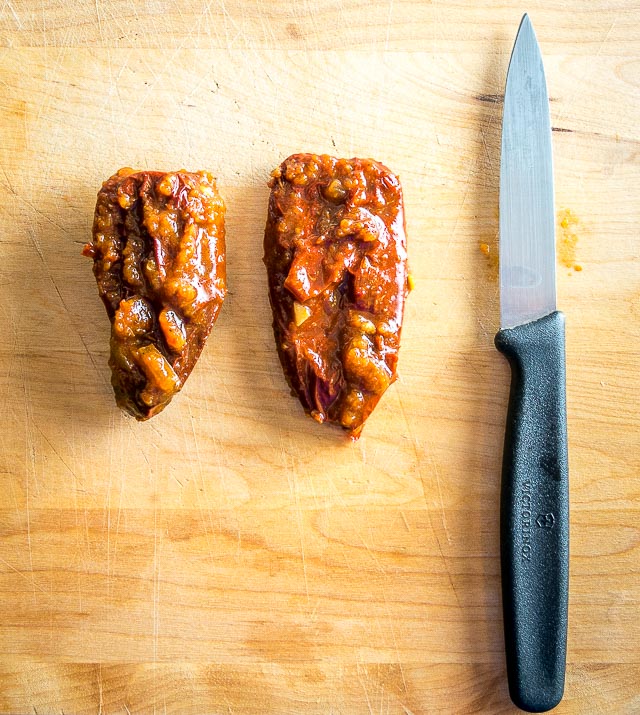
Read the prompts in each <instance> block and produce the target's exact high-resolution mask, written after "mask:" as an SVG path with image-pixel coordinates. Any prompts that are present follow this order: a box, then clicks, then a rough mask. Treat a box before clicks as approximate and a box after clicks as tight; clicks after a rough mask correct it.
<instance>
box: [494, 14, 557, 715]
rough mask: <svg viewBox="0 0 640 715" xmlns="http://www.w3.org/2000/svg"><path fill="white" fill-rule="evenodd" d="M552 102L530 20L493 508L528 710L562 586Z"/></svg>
mask: <svg viewBox="0 0 640 715" xmlns="http://www.w3.org/2000/svg"><path fill="white" fill-rule="evenodd" d="M555 261H556V255H555V212H554V199H553V163H552V155H551V124H550V120H549V98H548V95H547V86H546V81H545V76H544V67H543V65H542V57H541V55H540V48H539V47H538V43H537V41H536V36H535V33H534V31H533V27H532V25H531V21H530V20H529V17H528V15H525V16H524V17H523V18H522V22H521V23H520V28H519V30H518V35H517V37H516V41H515V45H514V47H513V52H512V54H511V61H510V63H509V71H508V73H507V84H506V89H505V96H504V113H503V118H502V153H501V158H500V331H499V332H498V333H497V335H496V338H495V343H496V347H497V348H498V350H499V351H500V352H502V353H504V355H505V356H506V357H507V359H508V360H509V363H510V365H511V391H510V395H509V411H508V414H507V427H506V434H505V441H504V457H503V466H502V489H501V504H500V522H501V523H500V540H501V547H500V550H501V566H502V602H503V612H504V634H505V648H506V656H507V675H508V678H509V692H510V695H511V699H512V700H513V702H514V703H515V704H516V705H517V706H518V707H520V708H522V709H523V710H527V711H529V712H545V711H546V710H550V709H551V708H553V707H555V706H556V705H557V704H558V703H559V702H560V700H561V699H562V694H563V691H564V674H565V660H566V644H567V599H568V585H569V485H568V463H567V420H566V400H565V351H564V315H563V314H562V313H561V312H559V311H557V310H556V276H555Z"/></svg>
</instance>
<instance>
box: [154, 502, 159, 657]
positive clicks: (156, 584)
mask: <svg viewBox="0 0 640 715" xmlns="http://www.w3.org/2000/svg"><path fill="white" fill-rule="evenodd" d="M159 632H160V567H159V565H158V506H157V504H155V503H154V506H153V662H154V663H157V662H158V636H159Z"/></svg>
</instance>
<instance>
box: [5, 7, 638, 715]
mask: <svg viewBox="0 0 640 715" xmlns="http://www.w3.org/2000/svg"><path fill="white" fill-rule="evenodd" d="M585 10H588V12H586V11H585ZM530 12H531V15H532V18H533V21H534V24H535V26H536V29H537V32H538V36H539V39H540V42H541V45H542V47H543V52H544V55H545V66H546V69H547V76H548V83H549V90H550V95H551V97H552V102H551V108H552V123H553V126H554V127H555V128H556V130H557V131H555V132H554V152H555V172H556V194H557V207H558V210H559V211H563V210H565V209H570V210H571V212H572V214H574V215H575V216H576V217H577V218H578V223H577V224H576V227H575V231H576V235H577V236H578V239H577V244H576V248H575V254H576V261H577V262H579V264H580V265H581V266H582V268H583V270H582V271H581V272H576V271H575V270H573V269H571V268H569V267H567V266H564V265H562V264H559V265H558V294H559V305H560V307H561V308H562V309H563V310H564V311H565V313H566V315H567V361H568V366H567V367H568V385H567V388H568V401H569V433H570V470H571V499H572V502H571V507H572V533H571V557H572V560H571V599H570V634H569V654H568V660H569V667H568V673H567V690H566V697H565V700H564V701H563V703H562V704H561V706H560V707H559V708H558V710H557V712H558V713H561V714H563V715H564V714H565V713H585V712H589V713H603V714H604V713H606V714H607V715H608V714H609V713H629V714H632V713H636V712H639V711H640V699H639V697H638V685H637V683H638V682H640V624H639V623H638V619H637V613H638V610H639V607H640V579H639V574H640V527H639V526H638V524H640V456H639V455H640V449H639V447H640V440H639V438H638V435H639V434H640V419H639V412H638V407H637V403H638V394H639V388H640V370H639V368H640V361H639V358H638V344H639V340H640V253H639V251H638V239H637V235H638V228H637V227H638V225H639V224H640V154H639V152H638V147H639V145H640V144H639V142H640V135H639V132H638V122H637V118H638V116H639V113H640V91H639V89H640V79H639V77H640V74H639V73H638V69H639V68H640V31H639V28H640V12H639V11H638V9H637V7H636V4H635V3H633V2H630V1H627V2H619V3H616V4H615V5H611V3H608V2H593V3H579V2H573V3H559V2H558V3H554V2H551V3H548V2H547V3H544V4H542V3H540V4H538V5H537V6H535V7H532V8H530ZM519 15H520V8H519V7H518V6H516V4H513V3H504V2H500V3H499V2H487V3H485V4H484V5H482V6H480V5H477V4H476V3H472V2H468V1H463V0H460V2H456V3H424V2H417V0H394V1H393V2H389V3H387V2H373V3H364V2H349V3H341V2H337V1H336V2H332V1H330V2H323V3H320V2H316V0H307V1H306V2H305V3H293V2H278V3H275V2H266V1H265V0H262V1H261V2H257V3H254V2H243V1H242V0H233V1H232V0H227V1H226V2H224V3H223V2H220V3H200V2H191V3H180V2H178V3H164V2H160V1H158V2H154V3H137V2H130V1H129V0H127V1H126V2H125V0H110V2H106V1H103V0H99V1H98V2H96V3H93V2H89V3H82V2H80V3H76V4H74V5H69V4H68V3H66V2H63V0H43V1H42V2H40V3H31V2H26V1H18V0H12V2H7V3H5V4H4V7H3V8H2V11H1V13H0V44H1V46H2V51H1V52H0V78H1V79H2V82H1V83H0V168H1V169H2V173H0V182H1V183H2V186H3V190H4V201H2V202H0V247H1V249H0V250H1V257H2V260H1V261H0V310H1V311H2V325H3V326H4V340H3V341H2V344H0V415H1V417H0V477H1V478H0V593H1V598H0V638H1V639H2V644H3V648H2V657H0V712H3V713H13V714H15V713H34V712H36V713H39V714H40V715H42V714H43V713H60V712H64V713H65V714H66V715H70V714H71V713H78V714H81V713H101V714H104V715H106V714H107V713H122V714H123V715H126V714H127V713H140V714H143V713H152V712H159V713H162V712H166V713H187V714H188V713H194V714H195V713H205V712H206V713H231V714H232V715H233V714H237V715H241V714H244V713H246V714H251V713H261V714H262V713H264V714H266V713H273V714H278V715H280V714H284V713H296V714H301V715H307V714H311V713H318V714H320V713H323V714H326V713H335V714H338V713H343V714H344V715H352V714H353V715H358V714H359V713H373V712H376V713H377V712H380V713H393V714H395V713H399V714H400V715H407V714H413V715H419V714H420V715H422V714H423V713H443V715H450V714H451V713H460V714H465V715H466V714H467V713H511V712H514V709H513V708H512V706H511V705H510V702H509V698H508V694H507V691H506V685H505V674H504V656H503V652H502V633H501V628H502V625H501V615H500V594H499V563H498V535H497V505H498V490H499V472H500V459H501V448H502V432H503V429H504V418H505V408H506V399H507V391H508V380H509V372H508V368H507V365H506V364H505V362H504V360H503V358H502V357H501V356H500V355H499V354H498V353H497V352H496V351H495V349H494V347H493V335H494V333H495V331H496V330H497V327H498V291H497V283H496V267H497V262H496V251H497V217H498V215H497V198H498V194H497V191H498V162H499V143H500V142H499V136H500V115H501V92H502V89H503V82H504V77H505V73H506V67H507V63H508V58H509V53H510V50H511V45H512V42H513V38H514V35H515V31H516V29H517V23H518V20H519ZM300 150H302V151H305V150H315V151H318V152H329V153H333V154H336V155H339V156H353V155H361V156H372V157H374V158H376V159H378V160H381V161H383V162H385V163H386V164H388V165H389V166H390V167H391V168H392V169H393V170H394V171H395V172H397V173H399V175H400V177H401V180H402V182H403V187H404V192H405V198H406V211H407V224H408V225H407V228H408V235H409V251H410V263H411V268H412V272H413V274H414V275H415V277H416V289H415V291H414V292H413V293H412V294H411V295H410V297H409V301H408V305H407V313H406V319H405V328H404V333H403V344H402V350H401V354H400V364H399V370H400V379H399V380H398V382H397V383H396V384H395V385H394V386H393V387H392V388H391V389H390V390H389V391H388V393H387V394H386V395H385V397H384V398H383V400H382V402H381V403H380V405H379V407H378V408H377V410H376V411H375V412H374V414H373V416H372V417H371V418H370V420H369V422H368V423H367V426H366V428H365V431H364V434H363V437H362V439H361V440H360V442H358V443H357V444H351V443H347V442H345V441H344V439H343V438H342V436H341V434H340V433H339V432H337V431H333V430H331V429H328V428H326V427H323V426H319V425H316V424H315V423H314V422H313V421H311V420H309V419H308V418H306V417H304V415H303V414H302V411H301V409H300V407H299V405H298V403H297V402H296V400H294V399H293V398H291V397H290V395H289V394H288V390H287V388H286V385H285V382H284V379H283V377H282V373H281V370H280V366H279V364H278V360H277V356H276V353H275V349H274V346H273V337H272V333H271V326H270V321H271V318H270V311H269V306H268V299H267V293H266V276H265V274H264V268H263V266H262V260H261V257H262V231H263V228H264V221H265V215H266V214H265V212H266V200H267V195H268V190H267V187H266V178H267V176H268V173H269V171H270V170H271V168H273V167H274V166H276V165H277V164H278V163H279V162H280V161H281V160H282V158H284V157H285V156H287V155H288V154H290V153H292V152H293V151H300ZM123 165H130V166H134V167H141V168H150V169H156V168H157V169H165V168H166V169H170V168H180V167H183V166H184V167H186V168H188V169H200V168H206V169H210V170H211V171H213V172H214V173H215V174H216V175H217V176H218V180H219V185H220V189H221V192H222V193H223V195H224V197H225V199H226V202H227V205H228V221H227V231H228V239H227V240H228V264H229V283H230V294H229V296H228V298H227V300H226V301H225V305H224V307H223V310H222V314H221V317H220V320H219V321H218V323H217V325H216V327H215V330H214V332H213V334H212V336H211V339H210V341H209V343H208V345H207V347H206V349H205V351H204V353H203V355H202V357H201V359H200V361H199V363H198V365H197V366H196V368H195V370H194V372H193V374H192V375H191V377H190V378H189V381H188V382H187V384H186V386H185V388H184V390H183V392H182V393H181V394H180V395H179V396H177V397H176V399H175V400H174V402H173V403H172V405H171V406H170V407H169V408H168V409H167V410H166V411H165V412H163V413H162V414H160V415H159V416H158V417H156V418H154V419H153V420H152V421H150V422H148V423H144V424H138V423H136V422H135V421H134V420H131V419H128V418H126V417H125V416H124V415H122V414H121V413H120V412H119V411H118V410H117V408H116V407H115V404H114V400H113V395H112V391H111V387H110V385H109V371H108V368H107V364H106V362H107V354H108V334H109V330H108V321H107V319H106V316H105V314H104V310H103V308H102V306H101V305H100V302H99V300H98V297H97V291H96V287H95V284H94V282H93V276H92V274H91V270H90V262H89V261H88V260H87V259H85V258H83V257H82V256H81V255H80V250H81V247H82V244H83V243H84V241H85V240H86V238H87V236H88V235H89V231H90V227H91V221H92V213H93V206H94V203H95V195H96V192H97V190H98V188H99V186H100V183H101V181H102V180H103V179H104V178H106V177H107V176H109V175H110V174H111V173H112V172H113V171H114V170H115V169H117V168H119V167H120V166H123ZM559 235H560V234H559ZM480 244H487V246H488V249H489V255H485V254H484V253H483V251H481V250H480Z"/></svg>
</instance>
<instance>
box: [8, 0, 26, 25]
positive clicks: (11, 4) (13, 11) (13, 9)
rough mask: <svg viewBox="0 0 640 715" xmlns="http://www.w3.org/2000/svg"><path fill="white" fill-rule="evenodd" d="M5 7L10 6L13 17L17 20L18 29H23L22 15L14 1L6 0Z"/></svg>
mask: <svg viewBox="0 0 640 715" xmlns="http://www.w3.org/2000/svg"><path fill="white" fill-rule="evenodd" d="M4 7H8V8H9V10H11V14H12V15H13V19H14V20H15V21H16V25H17V27H18V30H22V21H21V20H20V16H19V15H18V13H17V12H16V10H15V8H14V7H13V3H12V2H11V0H4ZM3 9H4V8H3Z"/></svg>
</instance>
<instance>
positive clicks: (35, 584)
mask: <svg viewBox="0 0 640 715" xmlns="http://www.w3.org/2000/svg"><path fill="white" fill-rule="evenodd" d="M0 563H3V564H4V565H5V566H7V567H8V568H10V569H11V570H12V571H15V572H16V573H17V574H18V576H21V577H22V578H23V579H24V580H25V581H29V580H31V581H32V585H33V586H34V588H37V589H38V591H41V592H42V593H46V591H45V590H44V588H42V586H40V584H37V583H36V582H35V581H33V578H32V579H29V577H28V576H27V575H26V574H25V573H24V572H23V571H20V569H17V568H16V567H15V566H12V565H11V564H10V563H9V562H8V561H5V560H4V559H3V558H2V557H1V556H0ZM32 576H33V574H32Z"/></svg>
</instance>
